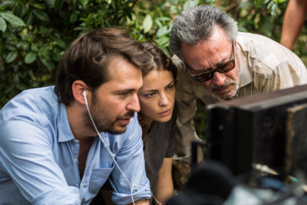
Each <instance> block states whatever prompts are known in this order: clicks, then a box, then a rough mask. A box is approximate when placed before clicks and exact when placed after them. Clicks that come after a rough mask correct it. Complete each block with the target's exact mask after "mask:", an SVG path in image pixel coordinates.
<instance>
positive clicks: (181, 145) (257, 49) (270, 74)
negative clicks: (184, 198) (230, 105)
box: [172, 32, 307, 162]
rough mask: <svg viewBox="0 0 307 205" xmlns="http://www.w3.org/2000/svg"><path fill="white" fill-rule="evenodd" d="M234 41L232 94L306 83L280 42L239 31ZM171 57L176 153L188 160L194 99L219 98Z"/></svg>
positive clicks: (301, 67)
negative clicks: (236, 75) (235, 86)
mask: <svg viewBox="0 0 307 205" xmlns="http://www.w3.org/2000/svg"><path fill="white" fill-rule="evenodd" d="M236 41H237V47H238V48H237V49H236V52H237V53H236V56H237V58H236V61H238V60H239V61H240V86H239V87H240V89H239V90H238V93H237V95H236V97H242V96H249V95H254V94H256V93H262V92H270V91H274V90H280V89H284V88H289V87H293V86H296V85H302V84H306V83H307V71H306V67H305V65H304V64H303V62H302V61H301V59H300V58H299V57H298V56H297V55H295V54H294V53H293V52H292V51H290V50H289V49H287V48H285V47H284V46H282V45H281V44H279V43H277V42H275V41H273V40H271V39H269V38H267V37H265V36H261V35H257V34H251V33H241V32H239V34H238V36H237V39H236ZM172 59H173V62H174V63H175V65H176V66H177V68H178V77H177V84H176V106H177V112H178V115H177V117H178V118H177V127H178V131H177V133H176V135H175V141H176V154H177V157H179V158H180V159H181V160H183V161H186V162H189V161H190V144H191V141H192V140H199V138H198V136H197V134H196V132H195V128H194V121H193V117H194V115H195V113H196V99H199V100H200V102H202V103H203V104H204V105H208V104H212V103H217V102H219V101H221V100H220V99H218V98H216V97H215V96H213V95H212V94H210V93H209V92H208V91H207V90H206V89H205V88H204V87H203V86H202V85H201V84H200V83H198V82H197V81H195V80H194V79H193V78H192V77H191V76H190V74H189V72H188V71H187V70H186V68H185V64H184V63H183V62H182V61H181V60H180V59H179V58H178V57H177V56H173V58H172ZM175 159H176V158H175Z"/></svg>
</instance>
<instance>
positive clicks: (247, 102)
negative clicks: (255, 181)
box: [205, 85, 307, 175]
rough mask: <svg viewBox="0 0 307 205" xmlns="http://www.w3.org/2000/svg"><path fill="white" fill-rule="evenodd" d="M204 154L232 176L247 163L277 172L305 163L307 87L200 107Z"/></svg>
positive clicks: (247, 168) (247, 167)
mask: <svg viewBox="0 0 307 205" xmlns="http://www.w3.org/2000/svg"><path fill="white" fill-rule="evenodd" d="M205 137H206V141H207V143H208V145H209V147H208V150H207V152H206V155H207V156H206V157H207V158H209V159H213V160H217V161H220V162H222V163H223V164H225V165H226V166H227V167H228V168H229V169H230V170H231V171H232V172H233V174H234V175H240V174H245V173H249V172H251V171H252V166H253V164H263V165H267V166H269V167H271V168H274V169H275V170H281V171H282V172H283V173H290V172H292V171H293V170H295V169H297V168H300V167H302V166H304V163H305V165H306V163H307V85H302V86H296V87H293V88H288V89H283V90H279V91H274V92H270V93H262V94H257V95H253V96H248V97H243V98H239V99H234V100H231V101H227V102H223V103H218V104H213V105H210V106H207V108H206V128H205Z"/></svg>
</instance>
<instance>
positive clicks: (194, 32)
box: [169, 5, 238, 60]
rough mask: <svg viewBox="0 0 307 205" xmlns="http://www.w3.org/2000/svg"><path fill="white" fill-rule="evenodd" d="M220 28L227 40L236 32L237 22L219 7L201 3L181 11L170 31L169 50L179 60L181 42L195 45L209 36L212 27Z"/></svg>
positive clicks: (232, 38)
mask: <svg viewBox="0 0 307 205" xmlns="http://www.w3.org/2000/svg"><path fill="white" fill-rule="evenodd" d="M216 25H218V26H220V28H222V29H223V30H224V31H225V33H226V35H227V36H228V38H229V40H235V39H236V36H237V34H238V26H237V22H236V21H235V20H234V19H233V18H231V17H230V16H228V15H227V14H226V13H225V12H224V11H222V10H221V9H219V8H217V7H214V6H209V5H202V6H198V7H195V8H190V9H187V10H185V11H183V12H182V13H181V14H180V15H179V16H178V17H177V18H176V19H175V21H174V23H173V25H172V30H171V33H170V45H169V47H170V50H171V52H172V53H173V54H174V55H177V56H178V57H179V58H180V59H181V60H182V59H183V58H182V53H181V44H182V43H187V44H190V45H195V44H197V43H199V42H201V41H204V40H207V39H209V38H210V37H211V35H212V33H213V30H214V27H215V26H216Z"/></svg>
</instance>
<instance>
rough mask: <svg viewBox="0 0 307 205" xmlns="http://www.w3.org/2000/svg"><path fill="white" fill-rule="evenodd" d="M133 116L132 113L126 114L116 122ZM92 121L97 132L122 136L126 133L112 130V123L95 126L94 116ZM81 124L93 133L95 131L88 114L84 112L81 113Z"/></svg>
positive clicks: (113, 123)
mask: <svg viewBox="0 0 307 205" xmlns="http://www.w3.org/2000/svg"><path fill="white" fill-rule="evenodd" d="M133 116H134V113H133V112H128V113H127V114H125V115H124V116H122V117H119V118H117V119H116V121H117V120H120V119H121V118H126V117H133ZM92 117H93V121H94V123H95V125H96V127H97V130H98V132H99V133H100V132H108V133H111V134H122V133H124V132H125V131H126V129H125V130H124V131H119V130H116V129H115V128H114V125H115V122H116V121H114V122H112V123H110V124H108V125H103V124H97V122H98V120H97V119H96V118H95V116H93V115H92ZM83 122H84V125H85V126H86V127H87V128H90V129H91V130H92V131H93V132H96V129H95V127H94V125H93V123H92V121H91V118H90V116H89V113H88V112H87V111H86V112H84V113H83Z"/></svg>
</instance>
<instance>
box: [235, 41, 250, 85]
mask: <svg viewBox="0 0 307 205" xmlns="http://www.w3.org/2000/svg"><path fill="white" fill-rule="evenodd" d="M237 51H238V53H237V54H238V55H237V56H238V61H239V62H240V88H241V87H243V86H246V85H247V84H250V83H252V82H253V77H252V74H251V72H250V70H249V68H248V62H246V59H245V58H244V53H243V51H242V50H241V49H240V46H239V49H238V50H237Z"/></svg>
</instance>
